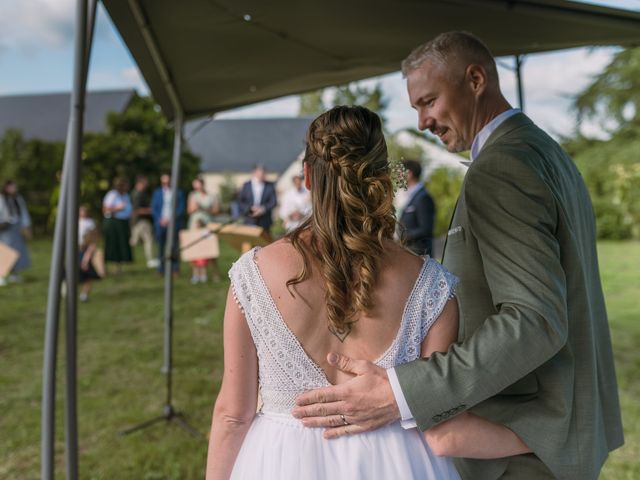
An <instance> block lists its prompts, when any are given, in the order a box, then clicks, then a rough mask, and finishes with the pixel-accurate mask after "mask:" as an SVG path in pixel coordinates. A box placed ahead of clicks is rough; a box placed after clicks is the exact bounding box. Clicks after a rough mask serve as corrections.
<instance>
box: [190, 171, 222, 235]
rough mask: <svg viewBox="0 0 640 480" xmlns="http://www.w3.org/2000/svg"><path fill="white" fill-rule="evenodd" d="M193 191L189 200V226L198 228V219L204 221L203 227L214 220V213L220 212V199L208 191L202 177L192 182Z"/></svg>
mask: <svg viewBox="0 0 640 480" xmlns="http://www.w3.org/2000/svg"><path fill="white" fill-rule="evenodd" d="M191 186H192V187H193V191H192V192H191V193H190V194H189V198H188V200H187V213H188V214H189V224H188V228H189V229H191V228H197V227H196V224H197V223H198V221H201V222H202V223H203V228H204V227H206V226H207V225H208V224H209V223H211V221H212V220H213V215H217V214H218V213H220V199H219V198H218V196H217V195H214V194H212V193H208V192H207V191H206V190H205V188H204V180H203V179H202V178H200V177H198V178H196V179H194V180H193V182H191Z"/></svg>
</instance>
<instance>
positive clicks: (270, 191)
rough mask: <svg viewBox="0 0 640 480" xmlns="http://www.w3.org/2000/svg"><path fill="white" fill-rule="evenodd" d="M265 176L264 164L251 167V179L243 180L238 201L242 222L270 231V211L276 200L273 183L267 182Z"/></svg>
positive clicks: (271, 217) (271, 220)
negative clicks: (242, 217) (242, 216)
mask: <svg viewBox="0 0 640 480" xmlns="http://www.w3.org/2000/svg"><path fill="white" fill-rule="evenodd" d="M265 176H266V171H265V168H264V166H262V165H259V164H258V165H256V166H255V167H254V168H253V174H252V176H251V180H249V181H248V182H245V184H244V185H243V186H242V190H240V197H239V198H238V203H239V205H240V211H241V212H242V214H243V215H244V223H246V224H248V225H257V226H259V227H262V228H264V229H265V231H266V232H267V233H270V230H271V225H272V223H273V216H272V211H273V209H274V208H275V207H276V205H277V203H278V201H277V198H276V188H275V186H274V184H273V183H272V182H267V181H266V180H265Z"/></svg>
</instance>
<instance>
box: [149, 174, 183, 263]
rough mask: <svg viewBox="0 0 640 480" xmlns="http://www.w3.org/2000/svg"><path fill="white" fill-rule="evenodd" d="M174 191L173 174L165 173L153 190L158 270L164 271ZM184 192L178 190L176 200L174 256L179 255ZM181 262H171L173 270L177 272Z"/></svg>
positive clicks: (152, 202) (152, 210) (152, 212)
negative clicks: (172, 189) (172, 184)
mask: <svg viewBox="0 0 640 480" xmlns="http://www.w3.org/2000/svg"><path fill="white" fill-rule="evenodd" d="M172 195H173V193H172V191H171V176H170V175H168V174H166V173H165V174H164V175H162V176H161V177H160V186H159V187H158V188H156V190H155V191H154V192H153V197H152V199H151V215H152V217H153V227H154V232H155V236H156V240H157V241H158V249H159V252H158V260H159V262H160V264H159V265H158V270H159V271H160V272H161V273H162V272H164V255H165V246H166V244H167V230H168V229H169V218H170V216H171V197H172ZM184 206H185V203H184V193H183V192H182V190H178V198H177V201H176V211H175V216H176V231H175V232H174V238H173V247H174V248H173V253H174V257H176V258H177V256H178V248H179V245H178V231H179V230H180V228H182V223H181V221H182V215H183V214H184ZM178 268H179V263H178V261H177V259H176V260H175V261H173V262H172V263H171V270H172V271H173V272H177V271H178Z"/></svg>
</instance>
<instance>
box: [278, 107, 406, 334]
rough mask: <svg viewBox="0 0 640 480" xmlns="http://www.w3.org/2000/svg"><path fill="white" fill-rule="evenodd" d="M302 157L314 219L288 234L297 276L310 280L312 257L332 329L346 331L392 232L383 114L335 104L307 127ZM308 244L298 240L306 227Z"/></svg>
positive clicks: (364, 307) (368, 292) (369, 303)
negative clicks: (298, 265) (298, 261)
mask: <svg viewBox="0 0 640 480" xmlns="http://www.w3.org/2000/svg"><path fill="white" fill-rule="evenodd" d="M304 161H305V162H306V163H307V164H308V166H309V170H310V177H311V179H310V180H311V199H312V205H313V212H312V214H311V217H310V218H309V219H308V220H307V221H306V222H305V223H304V224H302V225H301V226H300V227H298V228H297V229H296V230H294V231H293V232H292V233H290V234H289V235H288V238H289V240H290V241H291V243H292V245H293V247H294V248H295V249H296V250H297V251H298V252H299V253H300V254H301V255H302V258H303V261H304V264H303V268H302V271H301V272H300V274H299V275H298V276H297V277H296V278H293V279H290V280H289V281H288V282H287V287H288V288H291V286H292V285H295V284H297V283H300V282H302V281H304V280H305V279H307V278H309V276H310V272H311V259H310V257H312V258H313V259H315V261H316V262H317V265H318V268H319V271H320V274H321V275H322V279H323V280H324V282H325V285H326V293H325V300H326V305H327V317H328V322H329V329H330V330H331V331H332V332H333V333H337V334H338V335H344V334H346V333H348V332H349V331H350V330H351V328H352V324H353V323H354V321H355V317H356V316H357V314H358V313H360V312H367V311H369V310H370V309H371V308H372V307H373V298H372V290H373V287H374V285H375V282H376V280H377V276H378V271H379V266H380V259H381V258H382V256H383V252H384V241H385V240H386V239H391V238H392V237H393V233H394V230H395V210H394V208H393V184H392V182H391V178H390V175H389V174H390V172H389V162H388V158H387V145H386V143H385V140H384V135H383V133H382V125H381V123H380V118H379V117H378V116H377V115H376V114H375V113H373V112H371V111H370V110H368V109H366V108H364V107H358V106H353V107H345V106H339V107H335V108H333V109H331V110H329V111H328V112H325V113H323V114H322V115H320V116H319V117H318V118H316V119H315V120H314V121H313V122H312V123H311V125H310V127H309V130H308V132H307V139H306V152H305V158H304ZM307 229H308V230H309V231H310V234H311V240H310V242H308V243H307V242H303V241H302V239H301V235H302V233H303V232H304V231H305V230H307Z"/></svg>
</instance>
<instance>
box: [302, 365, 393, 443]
mask: <svg viewBox="0 0 640 480" xmlns="http://www.w3.org/2000/svg"><path fill="white" fill-rule="evenodd" d="M327 360H328V361H329V363H330V364H331V365H334V366H336V367H337V368H338V369H340V370H342V371H343V372H347V373H352V374H354V375H355V378H353V379H351V380H349V381H347V382H345V383H342V384H340V385H335V386H331V387H326V388H319V389H316V390H311V391H309V392H305V393H303V394H302V395H300V396H299V397H298V398H297V399H296V405H297V406H296V408H294V410H293V416H294V417H296V418H300V419H302V423H303V424H304V425H305V426H306V427H316V428H317V427H319V428H326V429H327V430H326V431H325V432H324V437H325V438H337V437H341V436H343V435H351V434H354V433H360V432H366V431H368V430H375V429H376V428H380V427H382V426H384V425H386V424H388V423H391V422H393V421H394V420H398V419H399V418H400V411H399V410H398V405H397V404H396V400H395V397H394V396H393V391H392V389H391V385H390V384H389V379H388V377H387V371H386V370H385V369H384V368H382V367H379V366H377V365H375V364H374V363H372V362H369V361H366V360H354V359H352V358H349V357H346V356H344V355H338V354H335V353H330V354H329V355H327ZM345 422H347V423H345Z"/></svg>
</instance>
